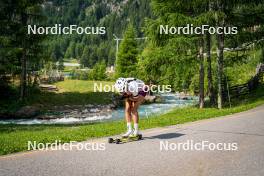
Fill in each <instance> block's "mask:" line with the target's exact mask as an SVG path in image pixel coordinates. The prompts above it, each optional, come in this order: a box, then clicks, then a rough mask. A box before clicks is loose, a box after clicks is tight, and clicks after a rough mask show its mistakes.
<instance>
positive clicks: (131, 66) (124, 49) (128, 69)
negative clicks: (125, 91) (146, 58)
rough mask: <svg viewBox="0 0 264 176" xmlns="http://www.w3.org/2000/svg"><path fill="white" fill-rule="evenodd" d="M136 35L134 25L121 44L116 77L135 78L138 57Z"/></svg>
mask: <svg viewBox="0 0 264 176" xmlns="http://www.w3.org/2000/svg"><path fill="white" fill-rule="evenodd" d="M135 33H136V32H135V29H134V27H133V25H132V24H130V25H129V26H128V28H127V30H126V32H125V34H124V39H123V41H122V42H121V44H120V50H119V53H118V57H117V60H116V77H133V76H135V72H136V65H137V55H138V49H137V42H136V40H135V36H136V34H135Z"/></svg>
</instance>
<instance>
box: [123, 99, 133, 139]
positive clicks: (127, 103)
mask: <svg viewBox="0 0 264 176" xmlns="http://www.w3.org/2000/svg"><path fill="white" fill-rule="evenodd" d="M131 110H132V102H131V101H130V100H129V99H128V98H126V99H125V119H126V122H127V132H126V133H125V134H124V135H123V137H128V136H129V135H130V134H132V132H133V129H132V124H131V119H132V117H131Z"/></svg>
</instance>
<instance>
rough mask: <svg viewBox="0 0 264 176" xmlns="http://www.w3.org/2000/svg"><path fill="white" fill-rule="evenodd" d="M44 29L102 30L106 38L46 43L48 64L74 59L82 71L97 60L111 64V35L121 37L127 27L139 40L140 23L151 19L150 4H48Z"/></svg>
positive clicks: (83, 0) (76, 0)
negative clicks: (88, 28)
mask: <svg viewBox="0 0 264 176" xmlns="http://www.w3.org/2000/svg"><path fill="white" fill-rule="evenodd" d="M44 14H45V15H46V17H47V19H46V22H45V23H46V25H47V26H53V25H54V24H62V26H68V25H72V24H75V25H78V26H95V27H96V26H104V27H106V35H100V36H99V35H77V34H73V35H63V36H62V35H58V36H52V37H50V38H49V39H48V41H47V42H46V43H47V45H48V48H49V57H50V58H51V60H52V61H59V60H62V59H64V60H65V59H70V58H75V59H77V60H78V61H79V62H80V63H81V64H83V65H84V66H85V67H91V66H93V65H94V64H95V63H96V62H97V61H99V60H105V61H106V63H107V64H108V65H112V64H114V60H115V41H114V40H113V34H115V35H117V36H118V37H120V38H121V37H122V34H123V32H124V30H125V29H126V27H127V25H128V24H129V23H132V24H133V25H134V27H135V29H136V31H137V35H138V36H142V30H141V29H142V27H143V24H144V19H145V18H146V17H151V10H150V0H136V1H134V0H112V1H106V0H104V1H99V0H62V1H58V0H52V1H48V2H46V3H45V4H44Z"/></svg>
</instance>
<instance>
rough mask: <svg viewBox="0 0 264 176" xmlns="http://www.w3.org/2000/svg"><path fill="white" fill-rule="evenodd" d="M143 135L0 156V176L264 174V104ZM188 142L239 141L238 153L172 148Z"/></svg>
mask: <svg viewBox="0 0 264 176" xmlns="http://www.w3.org/2000/svg"><path fill="white" fill-rule="evenodd" d="M143 134H144V136H145V139H144V140H142V141H137V142H131V143H126V144H120V145H116V144H106V145H105V150H104V151H86V150H82V151H77V150H73V151H36V152H27V153H19V154H15V155H9V156H4V157H1V158H0V175H8V176H11V175H25V176H30V175H32V176H37V175H48V176H51V175H63V176H64V175H69V176H72V175H87V176H97V175H99V176H119V175H120V176H124V175H125V176H134V175H137V176H146V175H149V176H156V175H159V176H173V175H179V176H183V175H184V176H186V175H187V176H188V175H190V176H196V175H198V176H202V175H214V176H222V175H224V176H228V175H230V176H236V175H237V176H243V175H248V176H257V175H258V176H263V175H264V106H260V107H258V108H256V109H253V110H250V111H247V112H244V113H239V114H236V115H231V116H226V117H220V118H215V119H210V120H204V121H199V122H194V123H188V124H184V125H177V126H171V127H166V128H156V129H151V130H146V131H143ZM188 141H189V142H190V141H193V143H194V144H197V143H199V142H202V141H208V142H209V143H215V144H216V143H225V145H227V149H228V143H230V144H231V143H235V144H237V148H238V150H236V151H233V150H229V151H216V150H214V151H210V150H209V149H208V148H207V149H205V150H203V151H190V150H189V151H183V150H180V151H178V150H173V149H175V146H177V145H179V143H182V144H184V143H187V142H188ZM91 142H96V143H97V144H99V143H104V142H106V138H104V139H98V140H95V141H86V142H84V143H82V144H85V143H86V144H87V143H91ZM161 142H163V143H166V142H167V143H168V144H169V145H170V147H171V148H170V149H171V150H168V151H166V150H162V151H161V150H160V143H161ZM235 144H233V145H235ZM233 147H234V146H233ZM163 149H164V148H163ZM232 149H235V147H234V148H232Z"/></svg>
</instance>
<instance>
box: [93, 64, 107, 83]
mask: <svg viewBox="0 0 264 176" xmlns="http://www.w3.org/2000/svg"><path fill="white" fill-rule="evenodd" d="M90 77H91V79H93V80H104V79H105V78H106V64H105V61H100V62H97V63H96V64H95V65H94V67H93V69H92V71H91V73H90Z"/></svg>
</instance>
